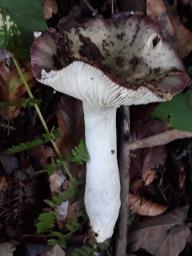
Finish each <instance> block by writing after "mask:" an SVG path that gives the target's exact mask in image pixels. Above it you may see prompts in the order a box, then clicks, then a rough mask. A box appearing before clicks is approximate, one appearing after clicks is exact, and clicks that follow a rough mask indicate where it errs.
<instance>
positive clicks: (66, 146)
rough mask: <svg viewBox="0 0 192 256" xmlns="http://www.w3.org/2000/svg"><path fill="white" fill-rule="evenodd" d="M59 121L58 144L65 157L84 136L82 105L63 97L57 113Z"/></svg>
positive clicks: (70, 98) (72, 99)
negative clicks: (59, 134) (59, 133)
mask: <svg viewBox="0 0 192 256" xmlns="http://www.w3.org/2000/svg"><path fill="white" fill-rule="evenodd" d="M57 119H58V125H59V129H60V132H61V136H60V138H59V139H58V140H57V144H58V146H59V148H60V151H61V152H62V153H63V155H65V156H67V155H69V154H70V152H71V150H72V149H73V148H74V146H76V145H77V144H78V143H79V141H80V139H81V138H82V137H83V136H84V120H83V108H82V103H81V102H80V101H78V100H76V99H74V98H72V97H69V96H66V95H63V96H62V98H61V102H60V104H59V109H58V111H57Z"/></svg>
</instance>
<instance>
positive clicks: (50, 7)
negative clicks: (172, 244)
mask: <svg viewBox="0 0 192 256" xmlns="http://www.w3.org/2000/svg"><path fill="white" fill-rule="evenodd" d="M57 12H58V7H57V1H56V0H44V1H43V17H44V18H45V19H46V20H49V19H51V18H52V17H53V15H55V14H57Z"/></svg>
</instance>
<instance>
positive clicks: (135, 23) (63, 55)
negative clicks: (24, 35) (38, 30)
mask: <svg viewBox="0 0 192 256" xmlns="http://www.w3.org/2000/svg"><path fill="white" fill-rule="evenodd" d="M57 29H58V30H57V31H56V30H55V29H52V28H49V29H47V30H46V31H45V32H44V33H42V34H41V35H40V36H39V37H37V38H36V39H35V40H34V42H33V45H32V49H31V62H32V70H33V73H34V75H35V77H36V78H37V79H38V80H39V81H40V82H42V83H43V84H47V85H50V86H52V87H53V88H54V89H56V90H58V91H60V92H63V93H66V94H69V95H71V96H73V97H76V98H78V99H81V100H85V101H88V102H90V103H96V104H99V105H101V106H102V105H109V106H113V105H114V104H115V105H117V106H119V105H121V104H126V105H133V104H135V105H136V104H146V103H149V102H159V101H165V100H169V99H171V98H172V96H174V95H175V94H177V93H179V92H181V91H182V90H183V89H184V88H185V87H186V85H187V82H188V76H187V74H186V73H185V70H184V67H183V65H182V62H181V60H180V59H179V57H178V56H177V54H176V53H175V51H174V50H173V49H172V48H171V46H170V45H168V43H167V42H166V41H164V40H163V38H162V36H161V33H160V30H159V27H158V26H157V25H156V24H154V22H152V21H150V20H149V19H148V18H146V17H145V18H144V17H141V16H129V17H125V16H121V15H119V16H118V17H117V18H115V19H110V20H105V19H103V18H100V17H98V18H95V19H87V20H85V19H80V18H74V17H73V18H72V17H67V18H64V19H62V20H61V22H60V23H59V25H58V27H57ZM87 81H88V82H87ZM62 83H64V84H65V87H68V88H67V89H66V88H64V86H63V85H62ZM87 83H88V86H87ZM103 85H104V86H103ZM74 87H75V89H74ZM75 90H76V92H75ZM92 91H94V95H96V94H97V93H98V92H99V95H97V96H94V98H93V99H92ZM97 91H98V92H97ZM80 94H81V95H80ZM103 95H104V96H103ZM102 97H104V100H103V99H102ZM90 98H91V99H90Z"/></svg>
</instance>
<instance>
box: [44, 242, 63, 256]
mask: <svg viewBox="0 0 192 256" xmlns="http://www.w3.org/2000/svg"><path fill="white" fill-rule="evenodd" d="M45 256H65V252H64V251H63V250H62V249H61V247H60V246H59V245H58V244H56V245H55V246H54V247H53V248H52V249H51V250H50V251H48V252H46V254H45Z"/></svg>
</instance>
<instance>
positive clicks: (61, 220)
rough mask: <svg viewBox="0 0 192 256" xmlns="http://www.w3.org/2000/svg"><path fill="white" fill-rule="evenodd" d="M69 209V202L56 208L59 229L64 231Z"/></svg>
mask: <svg viewBox="0 0 192 256" xmlns="http://www.w3.org/2000/svg"><path fill="white" fill-rule="evenodd" d="M68 209H69V201H65V202H63V203H62V204H60V205H57V206H56V207H55V214H56V220H57V224H58V226H59V229H60V230H62V229H63V228H64V226H65V223H66V220H67V215H68Z"/></svg>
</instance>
